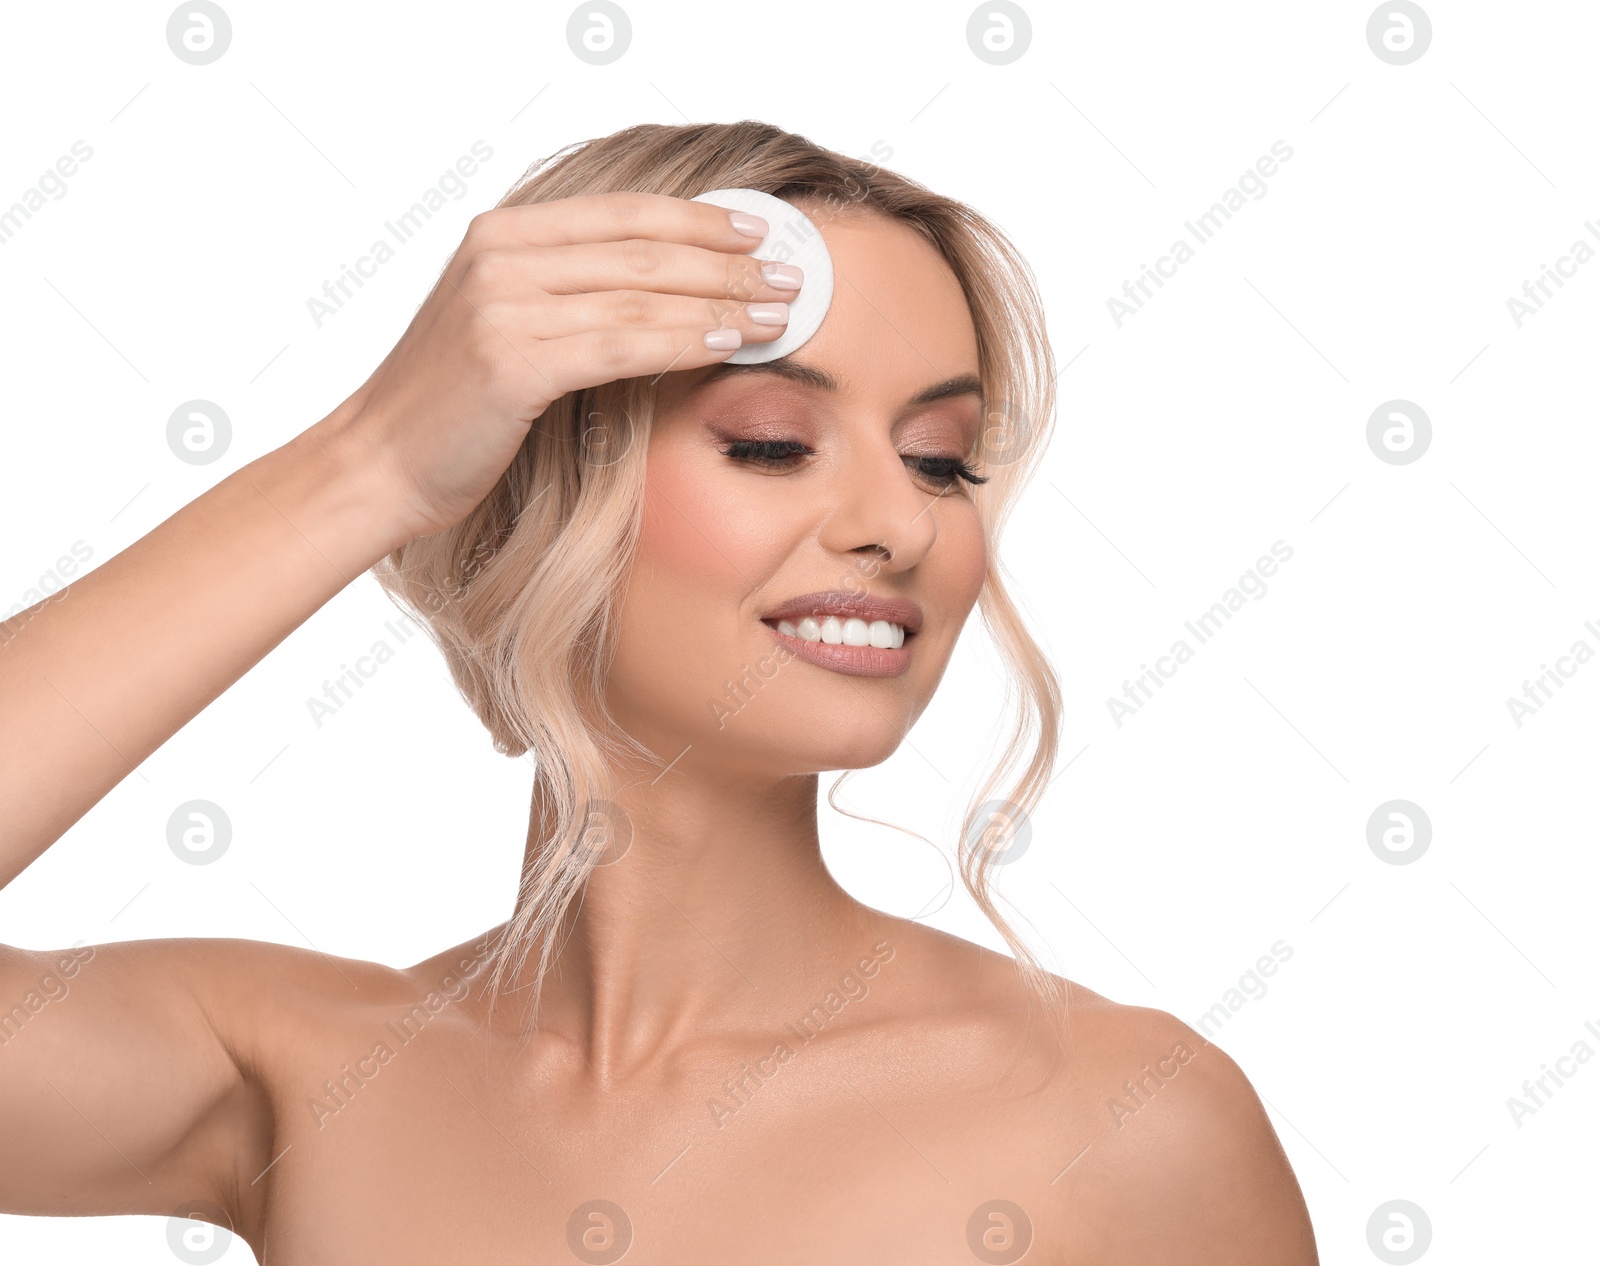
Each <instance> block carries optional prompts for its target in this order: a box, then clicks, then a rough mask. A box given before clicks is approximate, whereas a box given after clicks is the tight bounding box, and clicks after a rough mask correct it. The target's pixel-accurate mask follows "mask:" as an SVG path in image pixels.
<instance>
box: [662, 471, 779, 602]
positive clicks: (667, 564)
mask: <svg viewBox="0 0 1600 1266" xmlns="http://www.w3.org/2000/svg"><path fill="white" fill-rule="evenodd" d="M651 460H652V464H651V467H650V472H649V476H648V478H647V479H646V481H645V490H644V512H643V519H642V522H641V523H640V527H639V563H640V566H641V568H642V569H644V570H646V571H647V572H655V573H658V574H659V575H660V576H661V577H662V578H664V579H670V581H671V582H672V584H673V586H674V592H676V593H677V594H678V595H679V596H680V599H681V597H682V596H684V595H686V594H687V593H688V592H690V591H693V592H695V593H697V594H699V595H701V596H702V597H713V598H714V599H715V600H717V601H718V602H719V603H721V602H726V603H731V604H734V605H737V604H738V603H739V602H740V601H741V600H742V599H743V598H744V596H745V594H746V592H747V591H748V590H749V589H750V587H751V586H753V585H755V584H756V583H758V582H759V581H760V579H761V576H762V572H763V571H764V570H765V568H764V566H763V563H762V562H761V558H762V555H763V554H764V553H765V552H766V550H767V549H768V548H769V546H770V540H769V539H768V538H769V537H770V536H771V535H772V527H773V525H772V523H771V522H770V519H769V517H768V516H767V515H766V514H764V513H763V508H762V506H761V505H760V503H759V502H754V503H753V502H751V501H750V500H748V499H746V500H741V499H739V498H737V497H733V496H731V495H729V491H728V489H727V488H726V486H724V487H721V488H719V487H717V486H716V481H715V480H714V479H711V478H709V477H707V476H705V475H700V476H699V477H697V476H696V474H695V473H693V472H691V471H689V470H688V469H686V467H685V466H681V465H679V464H677V463H676V462H674V461H673V460H672V457H671V456H670V455H664V456H663V457H662V458H661V459H660V460H657V459H656V458H655V457H654V456H652V459H651ZM701 615H702V617H705V616H708V615H710V613H709V612H706V611H704V610H703V609H702V612H701Z"/></svg>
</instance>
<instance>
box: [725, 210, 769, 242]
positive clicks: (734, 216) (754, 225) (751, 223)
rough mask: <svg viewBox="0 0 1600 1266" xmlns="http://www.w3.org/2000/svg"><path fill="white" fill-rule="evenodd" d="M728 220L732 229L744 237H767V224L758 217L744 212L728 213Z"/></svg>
mask: <svg viewBox="0 0 1600 1266" xmlns="http://www.w3.org/2000/svg"><path fill="white" fill-rule="evenodd" d="M728 219H730V220H731V221H733V227H734V229H735V230H737V231H738V232H740V233H743V234H744V235H745V236H746V237H765V236H766V235H767V222H766V221H765V220H763V219H762V218H761V217H760V216H759V215H749V214H747V213H746V212H744V211H730V212H729V213H728Z"/></svg>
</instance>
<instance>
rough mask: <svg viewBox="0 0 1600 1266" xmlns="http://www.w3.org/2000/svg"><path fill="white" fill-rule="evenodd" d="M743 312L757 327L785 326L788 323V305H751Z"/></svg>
mask: <svg viewBox="0 0 1600 1266" xmlns="http://www.w3.org/2000/svg"><path fill="white" fill-rule="evenodd" d="M745 312H746V313H747V314H748V315H749V317H750V319H751V320H752V321H754V322H755V323H756V324H757V325H787V324H788V323H789V305H788V304H787V303H752V304H751V305H750V306H749V307H747V308H746V309H745Z"/></svg>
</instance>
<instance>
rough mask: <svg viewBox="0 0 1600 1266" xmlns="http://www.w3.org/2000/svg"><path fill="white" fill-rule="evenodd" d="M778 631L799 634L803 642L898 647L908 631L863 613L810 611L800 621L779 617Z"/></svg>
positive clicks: (892, 648)
mask: <svg viewBox="0 0 1600 1266" xmlns="http://www.w3.org/2000/svg"><path fill="white" fill-rule="evenodd" d="M778 632H780V633H786V634H788V635H789V636H790V637H797V638H799V639H800V640H801V641H802V642H826V643H827V644H828V645H830V646H876V647H880V648H882V649H885V650H897V649H899V648H900V647H902V646H904V645H905V641H906V631H905V629H904V628H902V627H901V626H900V625H898V624H893V623H891V622H890V621H888V620H873V621H872V622H871V623H870V624H869V623H868V622H867V621H866V620H863V619H861V618H860V617H859V616H849V617H847V618H846V619H843V620H841V619H840V618H839V617H838V616H836V615H830V616H826V617H825V618H823V619H821V620H819V619H817V618H816V616H811V615H808V616H806V617H805V618H804V619H802V620H801V621H800V622H799V623H798V624H796V623H794V622H792V621H790V620H779V621H778Z"/></svg>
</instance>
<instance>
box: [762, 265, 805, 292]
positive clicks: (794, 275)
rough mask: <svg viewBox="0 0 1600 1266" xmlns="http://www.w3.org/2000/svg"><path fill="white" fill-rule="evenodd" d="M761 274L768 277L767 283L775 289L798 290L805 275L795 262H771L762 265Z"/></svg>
mask: <svg viewBox="0 0 1600 1266" xmlns="http://www.w3.org/2000/svg"><path fill="white" fill-rule="evenodd" d="M761 275H762V276H763V277H765V278H766V279H767V285H769V286H771V287H773V288H774V289H775V290H798V289H800V281H801V279H802V278H803V277H804V276H805V274H804V273H802V272H801V271H800V270H799V269H798V268H796V267H795V266H794V265H793V264H777V263H770V262H769V263H765V264H762V265H761Z"/></svg>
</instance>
